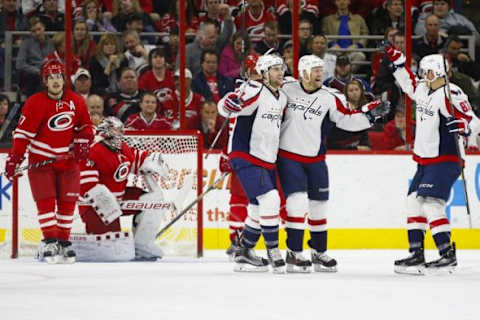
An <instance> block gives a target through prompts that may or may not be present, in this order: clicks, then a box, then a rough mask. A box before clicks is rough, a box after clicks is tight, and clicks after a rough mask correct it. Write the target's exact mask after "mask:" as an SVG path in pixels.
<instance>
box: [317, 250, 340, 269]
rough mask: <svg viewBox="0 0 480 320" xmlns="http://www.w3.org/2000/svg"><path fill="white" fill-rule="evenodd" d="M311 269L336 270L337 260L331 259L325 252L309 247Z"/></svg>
mask: <svg viewBox="0 0 480 320" xmlns="http://www.w3.org/2000/svg"><path fill="white" fill-rule="evenodd" d="M311 253H312V264H313V271H315V272H337V271H338V270H337V260H335V259H333V258H332V257H330V256H329V255H327V254H326V253H325V252H319V251H317V250H315V249H311Z"/></svg>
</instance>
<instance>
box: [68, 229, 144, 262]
mask: <svg viewBox="0 0 480 320" xmlns="http://www.w3.org/2000/svg"><path fill="white" fill-rule="evenodd" d="M70 242H72V248H73V250H75V252H76V254H77V257H76V260H77V261H83V262H125V261H131V260H133V259H134V258H135V245H134V241H133V236H132V234H131V233H130V232H107V233H104V234H98V235H90V234H71V235H70Z"/></svg>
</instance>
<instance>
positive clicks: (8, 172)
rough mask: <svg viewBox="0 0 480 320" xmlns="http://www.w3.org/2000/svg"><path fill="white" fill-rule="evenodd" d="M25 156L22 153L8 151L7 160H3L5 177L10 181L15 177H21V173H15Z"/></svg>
mask: <svg viewBox="0 0 480 320" xmlns="http://www.w3.org/2000/svg"><path fill="white" fill-rule="evenodd" d="M24 159H25V157H24V156H23V154H15V153H9V154H8V157H7V161H5V177H7V179H8V180H10V181H12V180H13V179H14V178H15V177H21V176H22V174H21V173H17V172H16V171H17V169H18V167H19V166H20V164H21V163H22V162H23V160H24Z"/></svg>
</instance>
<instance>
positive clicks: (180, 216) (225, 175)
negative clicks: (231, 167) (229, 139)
mask: <svg viewBox="0 0 480 320" xmlns="http://www.w3.org/2000/svg"><path fill="white" fill-rule="evenodd" d="M229 174H230V172H225V173H224V174H222V175H221V176H220V178H218V179H217V180H215V182H213V183H212V185H211V186H209V187H208V188H207V190H205V191H203V193H202V194H201V195H199V196H198V197H197V198H196V199H195V200H193V201H192V202H191V203H190V204H189V205H187V206H186V207H185V208H184V209H183V210H182V211H181V212H180V213H179V214H178V215H176V216H175V218H173V219H172V221H170V222H169V223H168V224H167V225H166V226H165V227H163V228H162V229H161V230H160V231H159V232H158V233H157V235H156V238H158V237H160V236H161V235H162V234H164V233H165V231H167V230H168V229H169V228H170V227H171V226H172V225H173V224H174V223H175V222H177V221H178V220H180V218H182V217H183V216H184V215H185V214H186V213H187V212H188V210H190V209H191V208H192V207H193V206H194V205H196V204H197V202H198V201H200V200H202V199H203V197H205V196H206V195H207V193H209V192H210V191H212V190H213V189H215V188H216V187H217V184H219V183H220V181H222V180H223V179H225V178H226V177H227V176H228V175H229ZM197 214H202V213H201V212H197Z"/></svg>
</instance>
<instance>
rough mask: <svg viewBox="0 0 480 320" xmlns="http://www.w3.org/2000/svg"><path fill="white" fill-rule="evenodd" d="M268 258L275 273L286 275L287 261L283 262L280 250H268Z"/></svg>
mask: <svg viewBox="0 0 480 320" xmlns="http://www.w3.org/2000/svg"><path fill="white" fill-rule="evenodd" d="M267 256H268V261H269V262H270V265H271V266H272V270H273V273H285V260H283V257H282V254H281V253H280V250H278V248H273V249H267Z"/></svg>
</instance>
